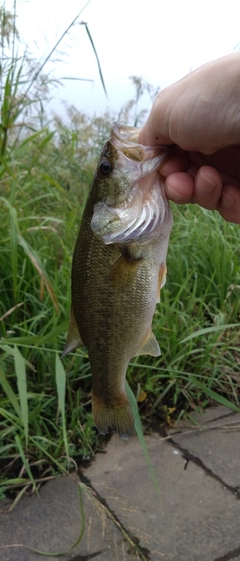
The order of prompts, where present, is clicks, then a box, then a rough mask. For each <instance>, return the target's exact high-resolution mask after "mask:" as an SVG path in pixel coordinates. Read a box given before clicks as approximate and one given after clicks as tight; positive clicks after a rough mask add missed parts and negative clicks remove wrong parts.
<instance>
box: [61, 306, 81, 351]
mask: <svg viewBox="0 0 240 561" xmlns="http://www.w3.org/2000/svg"><path fill="white" fill-rule="evenodd" d="M83 346H84V343H83V341H82V338H81V335H80V333H79V329H78V326H77V322H76V320H75V316H74V312H73V309H72V307H71V312H70V320H69V327H68V336H67V340H66V343H65V346H64V349H63V353H62V356H61V358H64V357H65V356H66V355H67V354H68V353H70V352H71V351H75V349H77V348H78V347H83Z"/></svg>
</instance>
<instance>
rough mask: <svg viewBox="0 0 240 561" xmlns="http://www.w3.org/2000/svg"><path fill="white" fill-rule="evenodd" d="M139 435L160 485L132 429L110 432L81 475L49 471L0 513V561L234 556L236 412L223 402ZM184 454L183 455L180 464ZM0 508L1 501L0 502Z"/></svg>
mask: <svg viewBox="0 0 240 561" xmlns="http://www.w3.org/2000/svg"><path fill="white" fill-rule="evenodd" d="M197 421H198V423H199V425H196V424H194V423H192V424H188V425H186V424H183V423H181V425H178V426H177V427H175V428H174V429H173V430H172V431H170V433H171V434H170V435H169V438H167V439H163V438H161V437H160V436H159V435H157V434H154V435H152V436H148V437H146V441H147V446H148V451H149V454H150V457H151V461H152V464H153V467H154V471H155V474H156V478H157V482H158V486H159V490H160V494H159V493H158V491H157V489H156V487H155V486H154V483H153V481H152V479H151V475H150V473H149V469H148V466H147V463H146V459H145V457H144V454H143V452H142V449H141V446H140V444H139V442H138V439H137V437H132V438H130V439H129V440H128V441H123V440H121V439H120V438H118V437H117V436H114V437H113V438H112V439H111V440H110V442H109V444H108V446H107V449H106V454H98V455H97V457H96V460H95V461H94V462H93V463H92V465H91V467H90V468H88V469H86V470H84V474H83V477H82V478H81V480H79V479H78V478H76V477H75V478H74V477H59V478H58V479H56V480H54V481H52V482H50V483H48V484H46V485H45V486H43V487H42V488H41V490H40V493H39V496H36V495H35V496H33V497H30V498H28V497H23V498H22V500H21V501H20V503H19V504H18V505H17V506H16V507H15V509H14V510H13V511H12V512H11V513H9V514H5V513H3V512H2V513H0V561H37V560H40V559H41V557H40V556H39V555H38V554H37V553H35V552H33V551H32V550H30V549H27V548H25V547H23V546H22V545H17V546H13V545H12V546H11V547H3V546H9V545H11V544H25V545H29V546H32V547H35V548H38V549H41V550H44V551H48V552H56V553H57V552H63V551H67V550H69V548H70V547H71V546H72V545H73V544H74V542H75V541H76V540H77V538H78V536H79V534H80V531H81V527H82V515H81V507H80V504H81V501H80V499H79V491H80V492H81V493H80V495H81V496H82V498H83V507H84V534H83V538H82V540H81V542H80V543H79V544H78V545H77V546H76V548H74V549H72V550H71V551H68V552H67V553H66V554H65V555H63V556H60V555H56V556H55V557H54V558H52V557H50V556H49V555H47V556H46V557H44V558H42V559H46V561H50V559H56V560H57V561H60V560H61V559H63V560H64V561H70V560H71V561H88V560H90V559H94V560H95V559H96V561H98V560H99V561H110V560H111V561H130V560H131V561H134V560H137V559H141V560H142V561H148V560H152V561H161V560H163V561H203V560H204V561H231V560H234V561H240V415H238V414H235V413H232V412H231V411H229V410H228V409H226V408H223V407H216V408H212V409H209V410H208V411H207V413H206V414H203V415H199V416H197ZM186 459H188V460H189V462H188V465H187V469H184V468H185V467H186ZM0 507H1V505H0Z"/></svg>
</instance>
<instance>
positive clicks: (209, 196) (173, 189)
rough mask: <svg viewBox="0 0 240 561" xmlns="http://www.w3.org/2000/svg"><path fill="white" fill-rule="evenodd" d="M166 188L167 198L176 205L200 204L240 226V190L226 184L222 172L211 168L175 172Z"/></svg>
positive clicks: (168, 180)
mask: <svg viewBox="0 0 240 561" xmlns="http://www.w3.org/2000/svg"><path fill="white" fill-rule="evenodd" d="M165 189H166V195H167V197H168V198H169V199H171V200H172V201H174V202H175V203H178V204H186V203H196V204H198V205H200V206H201V207H203V208H206V209H208V210H218V212H219V213H220V214H221V216H222V217H223V218H224V219H225V220H227V221H228V222H234V223H236V224H240V189H239V188H238V187H236V186H235V185H231V184H230V185H229V184H228V185H223V182H222V177H221V175H220V173H219V172H218V171H217V170H216V169H215V168H212V167H211V166H203V167H201V168H200V169H199V170H197V169H195V168H194V167H191V168H189V169H188V170H187V172H183V171H175V172H173V173H171V174H170V175H168V177H167V178H166V181H165Z"/></svg>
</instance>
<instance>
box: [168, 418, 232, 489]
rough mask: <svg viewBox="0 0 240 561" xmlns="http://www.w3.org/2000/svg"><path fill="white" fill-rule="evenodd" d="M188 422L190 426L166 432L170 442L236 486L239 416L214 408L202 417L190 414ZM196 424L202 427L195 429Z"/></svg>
mask: <svg viewBox="0 0 240 561" xmlns="http://www.w3.org/2000/svg"><path fill="white" fill-rule="evenodd" d="M192 419H193V422H192V423H191V422H188V423H181V425H179V426H176V427H174V429H173V430H171V431H170V435H171V437H172V438H173V440H174V441H175V442H176V443H177V444H179V445H180V446H182V447H183V448H186V449H187V450H188V451H189V452H190V453H191V454H192V455H193V456H197V457H198V458H200V460H201V461H202V462H203V463H204V464H205V465H206V467H208V468H209V469H211V470H212V471H213V472H214V473H215V474H216V475H218V476H219V477H221V479H222V480H223V481H225V483H227V484H228V485H230V486H232V487H238V486H240V470H239V466H240V445H239V444H240V414H238V413H234V412H232V411H230V410H229V409H227V408H226V407H215V408H210V409H209V410H208V411H207V412H206V413H205V414H201V415H199V414H198V415H195V414H193V415H192ZM196 421H197V422H198V423H199V424H200V426H201V427H202V428H199V427H198V428H197V426H195V422H196ZM179 430H180V433H179Z"/></svg>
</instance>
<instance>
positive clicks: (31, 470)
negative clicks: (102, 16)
mask: <svg viewBox="0 0 240 561" xmlns="http://www.w3.org/2000/svg"><path fill="white" fill-rule="evenodd" d="M1 18H2V21H3V24H4V26H5V27H4V26H3V27H4V29H5V33H6V38H7V39H6V40H7V41H8V38H9V33H12V32H13V33H15V37H16V31H15V27H14V18H12V16H11V15H10V14H6V13H4V18H5V19H4V18H3V13H2V12H1ZM4 22H5V23H4ZM7 29H8V30H10V31H8V33H7V31H6V30H7ZM7 48H9V47H8V44H7ZM14 49H15V47H14ZM26 63H27V62H26V59H21V60H18V59H17V57H16V56H15V55H14V57H12V58H9V59H8V58H7V56H6V57H5V66H4V67H3V69H2V75H1V84H2V88H1V109H2V122H1V128H0V236H1V241H2V243H1V246H0V337H1V339H0V415H1V423H0V496H4V495H5V492H6V489H8V490H9V491H12V492H14V493H15V492H16V490H18V489H20V488H21V489H23V491H21V492H24V490H26V491H27V492H31V491H32V490H34V489H35V488H36V484H37V483H38V481H39V480H40V479H42V480H46V479H47V478H48V477H50V476H51V475H52V474H54V473H55V469H56V467H55V466H56V465H58V468H59V469H60V467H61V466H62V467H63V468H65V467H66V468H68V467H69V465H70V466H71V462H72V461H75V462H80V463H83V462H89V460H90V459H91V458H92V457H93V455H94V454H95V452H96V450H100V449H101V447H102V442H103V441H102V440H100V437H99V435H98V433H97V431H96V429H95V427H94V425H93V420H92V415H91V403H90V390H91V372H90V368H89V362H88V358H87V355H86V353H85V352H84V351H82V350H81V351H77V352H76V353H75V354H72V355H70V356H69V357H68V358H67V359H66V361H65V362H64V365H65V372H64V370H63V365H62V364H61V362H60V360H59V354H60V353H61V351H62V349H63V345H64V339H65V332H66V329H67V324H68V315H69V306H70V269H71V256H72V251H73V247H74V243H75V239H76V235H77V231H78V227H79V222H80V219H81V214H82V210H83V206H84V202H85V199H86V195H87V192H88V190H89V188H90V185H91V181H92V176H93V172H94V169H95V165H96V160H97V157H98V154H99V152H100V149H101V148H102V145H103V143H104V141H105V139H106V137H107V136H108V133H109V129H110V126H111V121H112V119H113V116H112V115H111V114H109V113H106V114H105V115H103V116H101V117H98V116H95V117H93V118H89V117H87V116H86V115H84V114H82V113H80V112H78V111H77V110H76V109H75V108H74V107H69V108H68V116H67V121H66V122H63V121H62V119H60V117H55V119H54V120H52V121H51V122H49V119H48V117H47V116H46V115H45V114H44V111H43V107H42V104H41V100H39V97H38V96H36V95H35V94H36V91H35V90H34V85H33V89H32V90H29V92H28V95H27V96H26V95H25V96H24V95H23V93H22V92H23V91H26V90H25V89H24V90H22V83H23V82H24V80H25V82H27V81H28V80H30V81H31V80H32V74H31V71H30V70H29V69H28V67H26ZM29 72H30V74H29ZM23 76H24V77H25V78H24V80H23ZM37 79H38V80H40V81H41V79H42V78H41V73H39V74H38V77H37ZM25 85H26V84H25ZM136 86H137V88H139V87H140V86H139V81H138V80H137V82H136ZM24 87H25V86H24ZM146 87H147V86H146V84H143V90H144V89H146ZM37 90H38V88H37ZM38 91H39V90H38ZM139 92H141V90H139V89H137V93H136V97H135V100H134V102H132V103H129V104H128V105H127V106H126V107H125V108H124V109H123V112H122V118H123V117H124V119H125V121H129V122H132V121H133V120H134V119H135V120H136V104H137V103H138V100H139V95H140V93H139ZM35 102H36V103H35ZM30 107H32V108H34V109H33V112H32V113H30V112H29V111H30ZM173 212H174V228H173V232H172V236H171V241H170V248H169V257H168V279H167V285H166V286H165V288H164V289H163V290H162V301H161V303H160V304H159V306H158V309H157V311H156V314H155V317H154V326H153V329H154V331H155V333H156V336H157V339H158V340H159V343H160V346H161V349H162V355H161V357H159V358H158V359H156V358H154V359H153V358H150V357H142V356H141V357H138V358H136V359H135V360H133V361H132V363H131V365H130V367H129V370H128V380H129V384H130V386H131V388H132V390H133V392H134V394H135V395H136V396H137V399H138V402H139V408H140V411H141V414H142V420H143V423H144V426H154V427H155V428H159V427H160V425H161V423H163V422H166V420H167V421H168V422H170V423H171V422H173V420H174V419H175V418H177V417H179V416H182V415H183V414H184V413H187V412H189V411H190V410H192V409H194V408H202V407H205V406H206V405H207V404H208V403H211V401H212V400H213V399H216V398H217V399H218V400H220V401H221V400H222V402H224V403H226V402H227V403H228V404H229V405H231V406H232V407H236V406H239V363H240V352H239V291H240V265H239V258H240V249H239V248H240V244H239V241H240V240H239V228H238V227H237V226H234V225H232V224H227V223H225V222H224V221H223V220H222V219H221V218H220V217H219V216H218V215H217V213H213V212H211V213H210V212H207V211H205V210H202V209H200V208H198V207H193V206H192V207H186V208H185V207H174V208H173ZM231 326H234V327H231ZM216 395H217V397H216ZM223 400H225V401H223ZM226 400H227V401H226ZM36 482H37V483H36Z"/></svg>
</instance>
